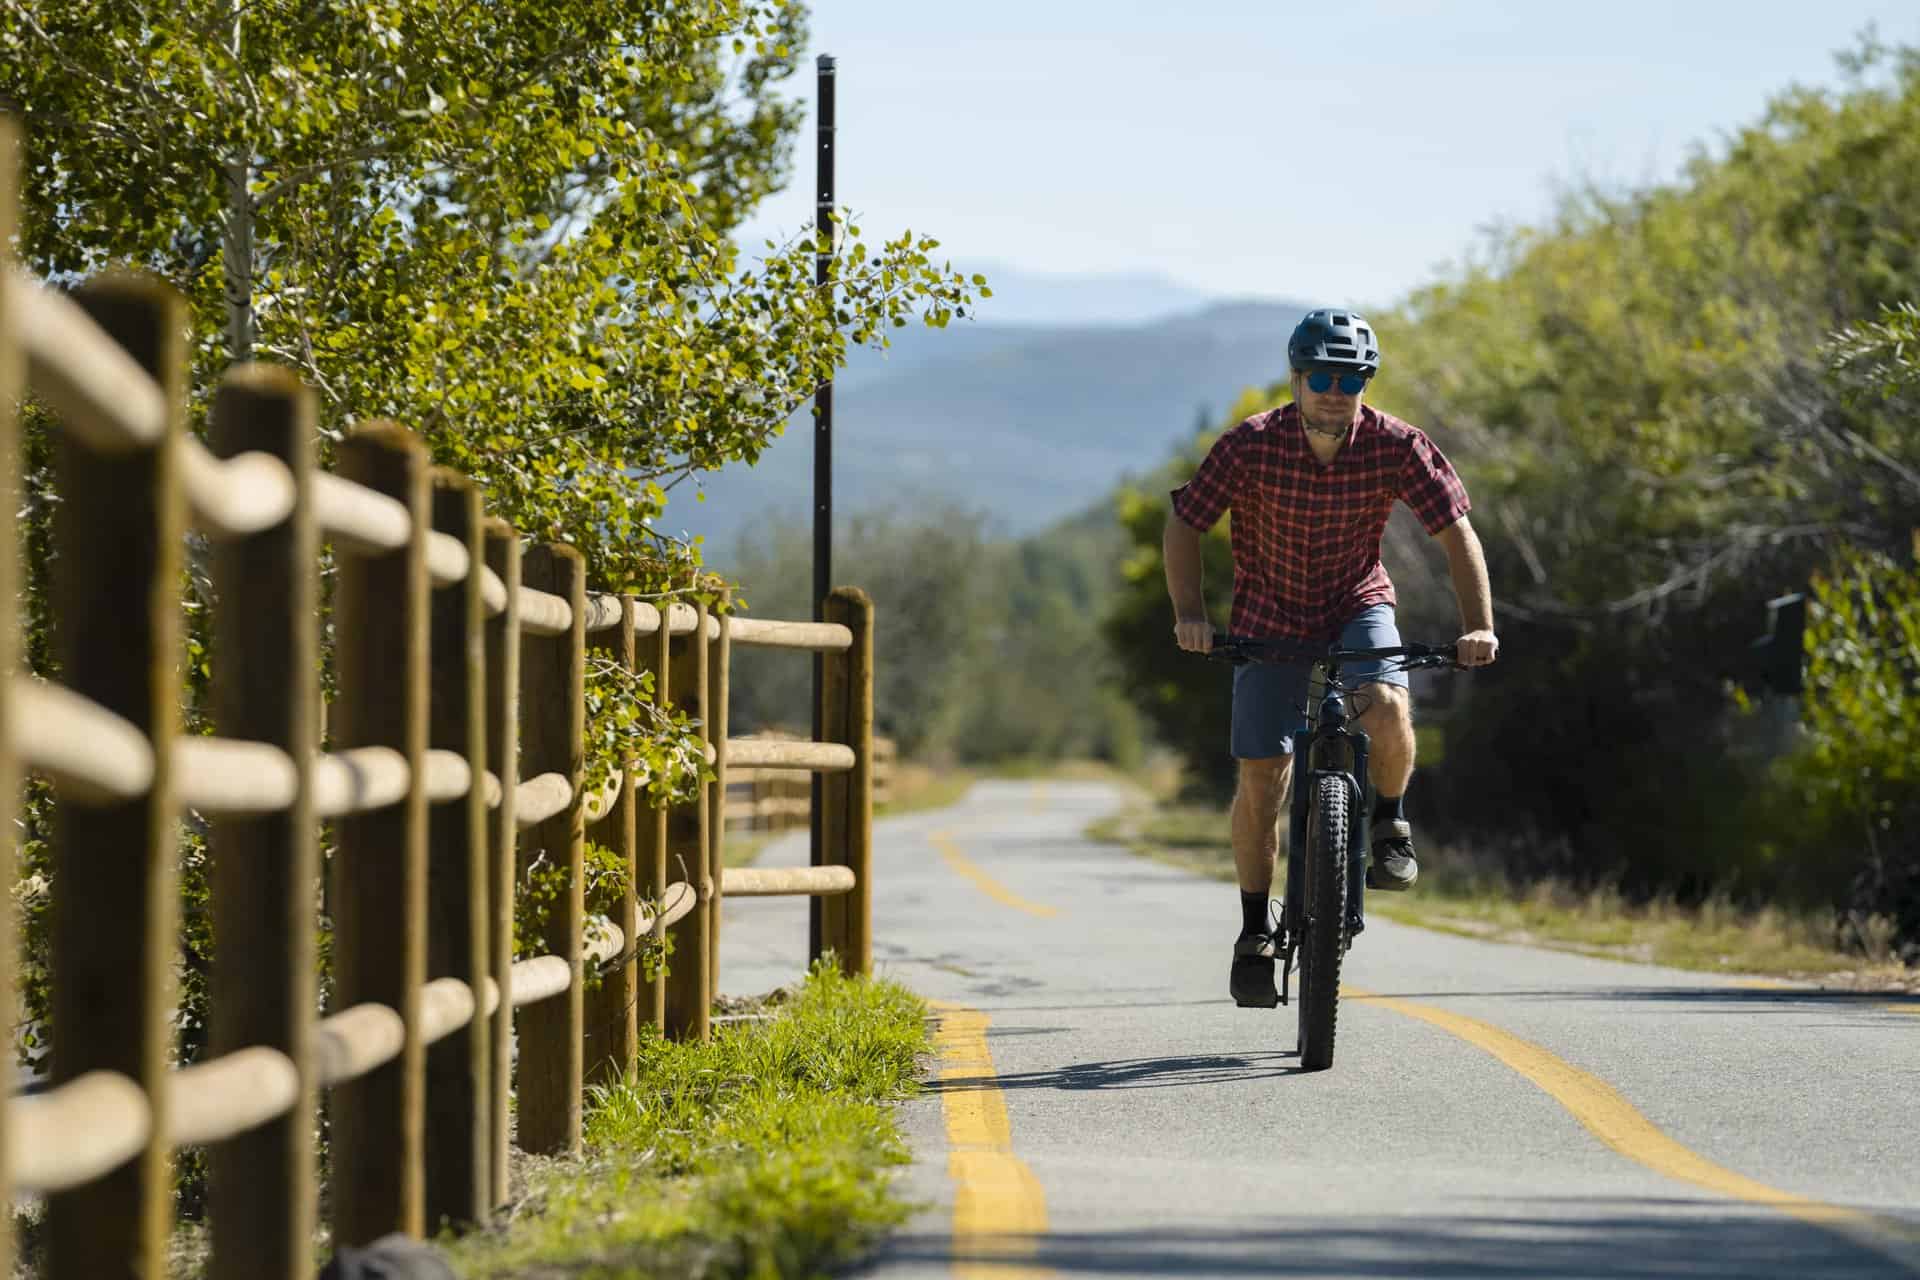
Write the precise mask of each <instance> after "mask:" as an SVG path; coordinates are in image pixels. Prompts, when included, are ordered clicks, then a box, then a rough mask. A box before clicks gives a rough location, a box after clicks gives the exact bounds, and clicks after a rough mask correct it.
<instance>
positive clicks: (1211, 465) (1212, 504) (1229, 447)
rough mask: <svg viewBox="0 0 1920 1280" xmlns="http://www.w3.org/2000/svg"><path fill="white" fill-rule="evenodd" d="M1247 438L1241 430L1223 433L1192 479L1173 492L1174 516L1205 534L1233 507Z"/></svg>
mask: <svg viewBox="0 0 1920 1280" xmlns="http://www.w3.org/2000/svg"><path fill="white" fill-rule="evenodd" d="M1244 435H1245V433H1244V432H1242V431H1241V430H1240V429H1239V428H1238V427H1235V428H1233V429H1232V430H1230V431H1223V432H1222V433H1221V434H1220V438H1219V439H1218V440H1215V441H1214V442H1213V448H1211V449H1209V450H1207V456H1206V457H1205V458H1204V459H1202V460H1201V463H1200V469H1199V470H1198V471H1195V472H1194V473H1193V479H1191V480H1189V481H1187V482H1186V483H1185V484H1183V485H1181V486H1180V487H1179V488H1178V489H1175V490H1174V491H1173V514H1175V515H1177V516H1179V517H1180V519H1181V520H1182V521H1184V522H1185V523H1187V524H1189V525H1191V526H1192V527H1193V528H1195V529H1198V530H1200V532H1202V533H1205V532H1206V531H1207V530H1208V529H1211V528H1213V526H1214V525H1215V524H1217V523H1218V522H1219V520H1220V517H1221V516H1223V515H1225V514H1226V512H1227V508H1228V507H1230V506H1232V505H1233V496H1234V493H1235V492H1236V491H1237V490H1238V488H1239V485H1240V467H1239V465H1238V462H1239V454H1240V441H1241V439H1242V438H1243V436H1244Z"/></svg>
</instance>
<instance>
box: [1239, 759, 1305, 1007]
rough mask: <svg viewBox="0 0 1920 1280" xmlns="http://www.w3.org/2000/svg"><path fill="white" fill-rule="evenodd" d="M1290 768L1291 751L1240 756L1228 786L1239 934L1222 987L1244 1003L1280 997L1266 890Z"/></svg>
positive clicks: (1261, 1002)
mask: <svg viewBox="0 0 1920 1280" xmlns="http://www.w3.org/2000/svg"><path fill="white" fill-rule="evenodd" d="M1292 772H1293V757H1292V756H1274V757H1270V758H1268V759H1265V760H1242V761H1241V762H1240V779H1239V785H1238V786H1236V787H1235V788H1234V792H1233V863H1234V868H1235V870H1236V871H1237V872H1238V873H1239V880H1240V936H1239V937H1238V938H1236V939H1235V940H1234V943H1233V969H1232V972H1231V974H1230V975H1229V977H1228V980H1227V990H1228V992H1229V993H1230V994H1231V995H1232V996H1233V1002H1234V1003H1235V1004H1237V1005H1240V1006H1242V1007H1244V1008H1251V1009H1271V1008H1273V1007H1274V1006H1275V1005H1277V1004H1279V1003H1280V993H1279V992H1278V990H1276V989H1275V987H1274V985H1273V938H1272V936H1271V934H1272V928H1273V921H1272V918H1271V916H1270V915H1269V914H1268V911H1267V895H1268V894H1269V893H1270V892H1272V889H1273V861H1274V855H1275V853H1276V852H1277V851H1278V850H1279V847H1280V808H1281V804H1282V802H1283V801H1284V800H1285V799H1286V795H1287V779H1288V777H1289V776H1290V775H1291V774H1292Z"/></svg>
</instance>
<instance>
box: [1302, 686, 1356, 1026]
mask: <svg viewBox="0 0 1920 1280" xmlns="http://www.w3.org/2000/svg"><path fill="white" fill-rule="evenodd" d="M1314 665H1315V666H1316V667H1317V668H1320V669H1322V670H1323V671H1324V673H1325V674H1324V677H1323V678H1324V682H1325V685H1326V688H1325V692H1324V693H1323V694H1322V695H1321V698H1320V711H1319V714H1318V715H1315V716H1311V717H1310V718H1309V720H1308V724H1307V727H1306V728H1305V729H1304V730H1302V731H1301V732H1299V733H1296V734H1294V735H1293V762H1294V763H1293V795H1292V797H1291V800H1290V802H1289V806H1288V832H1287V834H1288V839H1287V878H1286V889H1285V891H1284V896H1283V911H1282V914H1281V921H1280V928H1281V938H1280V953H1281V957H1282V959H1281V966H1280V1000H1281V1003H1283V1004H1284V1003H1286V1002H1287V999H1288V994H1289V993H1288V985H1289V979H1290V978H1291V976H1292V973H1293V957H1294V952H1295V951H1296V949H1297V948H1298V947H1299V945H1300V921H1299V911H1300V899H1301V894H1300V892H1299V886H1300V885H1301V884H1303V883H1305V881H1304V880H1303V879H1302V872H1301V869H1300V859H1301V857H1302V855H1303V853H1304V851H1305V849H1306V844H1307V810H1308V804H1309V797H1310V796H1312V795H1313V794H1314V792H1315V791H1316V790H1318V788H1317V787H1316V786H1315V785H1314V784H1315V783H1317V782H1318V781H1319V780H1320V779H1321V778H1325V777H1334V778H1339V779H1340V780H1341V781H1342V782H1344V783H1346V786H1347V793H1348V795H1350V796H1351V797H1352V800H1353V803H1352V804H1351V806H1349V810H1348V812H1349V818H1348V821H1347V919H1346V929H1345V935H1346V936H1345V938H1344V939H1343V945H1351V944H1352V941H1353V939H1354V937H1355V936H1356V935H1358V934H1359V933H1360V932H1361V931H1362V930H1364V929H1365V928H1366V927H1367V921H1366V911H1365V905H1364V904H1365V900H1366V899H1365V895H1366V886H1367V857H1368V853H1367V851H1368V849H1369V848H1370V847H1371V842H1370V840H1369V838H1368V837H1369V834H1370V833H1369V824H1370V822H1371V818H1372V814H1371V809H1372V805H1371V803H1370V802H1369V800H1370V794H1371V792H1372V784H1371V783H1370V782H1369V781H1368V774H1367V754H1368V751H1369V750H1370V748H1371V746H1372V744H1371V741H1370V740H1369V738H1368V736H1367V735H1366V734H1365V733H1363V732H1362V731H1361V730H1360V729H1358V728H1356V727H1354V725H1353V722H1352V717H1350V716H1349V715H1348V714H1347V702H1346V698H1345V696H1344V692H1343V690H1342V689H1341V688H1340V683H1339V681H1340V664H1339V662H1338V661H1335V660H1333V659H1323V660H1321V661H1319V662H1316V663H1315V664H1314ZM1343 748H1344V750H1343Z"/></svg>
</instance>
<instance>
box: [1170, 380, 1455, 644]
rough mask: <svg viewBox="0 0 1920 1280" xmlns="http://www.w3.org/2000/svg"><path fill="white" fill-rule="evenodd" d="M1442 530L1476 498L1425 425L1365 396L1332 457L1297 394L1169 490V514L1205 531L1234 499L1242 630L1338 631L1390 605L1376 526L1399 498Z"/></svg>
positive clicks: (1303, 636) (1230, 436) (1238, 625)
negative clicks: (1309, 427)
mask: <svg viewBox="0 0 1920 1280" xmlns="http://www.w3.org/2000/svg"><path fill="white" fill-rule="evenodd" d="M1396 498H1398V499H1400V500H1401V501H1402V502H1405V503H1406V504H1407V505H1408V506H1409V507H1411V508H1412V509H1413V513H1414V514H1415V515H1416V516H1418V517H1420V523H1421V524H1422V525H1424V526H1425V527H1426V530H1427V532H1428V533H1430V534H1433V533H1439V532H1440V531H1441V530H1442V529H1445V528H1446V527H1447V526H1448V525H1450V524H1452V523H1453V522H1454V521H1456V520H1458V519H1459V518H1460V517H1461V516H1464V515H1465V514H1467V512H1468V511H1469V510H1470V509H1471V506H1472V504H1471V503H1469V502H1468V501H1467V491H1466V488H1465V487H1464V486H1463V485H1461V483H1460V477H1459V476H1458V475H1457V474H1455V472H1454V470H1453V466H1452V464H1451V463H1449V462H1448V461H1447V460H1446V458H1445V457H1444V456H1442V454H1441V452H1440V450H1439V449H1438V448H1436V447H1435V446H1434V443H1433V441H1432V440H1429V439H1428V438H1427V435H1426V433H1425V432H1423V431H1421V430H1419V429H1418V428H1417V427H1412V426H1409V425H1408V424H1406V423H1404V422H1402V421H1400V419H1398V418H1395V417H1393V416H1392V415H1390V414H1385V413H1381V412H1380V411H1378V410H1377V409H1373V408H1371V407H1368V406H1362V407H1361V410H1360V420H1359V421H1358V422H1356V423H1355V424H1354V427H1353V434H1352V435H1351V436H1350V437H1349V438H1348V440H1347V442H1346V444H1344V445H1342V446H1341V449H1340V452H1339V453H1338V454H1336V455H1335V456H1334V459H1333V462H1332V464H1331V465H1322V464H1321V462H1320V460H1319V459H1318V458H1316V457H1314V456H1313V450H1312V447H1311V446H1310V445H1308V443H1307V432H1306V427H1305V426H1304V425H1302V423H1301V421H1300V410H1299V407H1298V406H1297V405H1292V404H1289V405H1286V406H1285V407H1283V408H1279V409H1272V410H1269V411H1267V412H1266V413H1257V414H1255V415H1254V416H1253V417H1251V418H1248V419H1247V420H1246V421H1245V422H1243V423H1241V424H1240V425H1239V426H1237V427H1234V428H1232V429H1230V430H1228V431H1227V432H1226V433H1225V434H1223V435H1222V436H1221V437H1220V438H1219V439H1218V440H1217V441H1215V442H1214V445H1213V448H1212V449H1211V450H1210V451H1209V452H1208V453H1207V457H1206V460H1205V461H1204V462H1202V463H1201V464H1200V469H1199V470H1198V471H1196V472H1194V474H1193V479H1191V480H1189V481H1188V482H1187V483H1185V484H1183V485H1181V486H1180V487H1179V488H1178V489H1175V490H1174V491H1173V510H1174V514H1175V515H1177V516H1179V517H1180V518H1181V519H1182V520H1184V521H1186V522H1187V523H1188V524H1189V525H1192V526H1193V527H1194V528H1196V529H1199V530H1201V531H1203V532H1204V531H1205V530H1207V529H1210V528H1212V527H1213V525H1214V523H1215V522H1216V521H1218V520H1219V519H1220V517H1221V516H1222V515H1223V514H1225V512H1226V511H1227V510H1228V509H1229V508H1231V509H1232V511H1233V521H1232V525H1231V529H1230V532H1231V535H1232V541H1233V621H1232V623H1231V625H1230V626H1229V628H1228V630H1229V631H1231V632H1232V633H1233V634H1234V635H1237V636H1259V637H1267V638H1275V639H1292V640H1307V641H1311V642H1313V643H1325V642H1330V641H1332V640H1334V639H1337V638H1338V636H1339V634H1340V628H1341V627H1342V626H1344V625H1345V624H1346V623H1347V622H1348V620H1350V619H1351V618H1353V616H1354V615H1356V614H1358V613H1359V612H1360V611H1361V610H1362V609H1365V608H1367V607H1368V606H1370V605H1376V604H1388V605H1390V604H1393V603H1394V602H1395V600H1394V594H1393V583H1392V582H1391V581H1390V580H1389V579H1388V578H1387V568H1386V566H1385V565H1383V564H1381V563H1380V537H1381V534H1382V533H1384V532H1385V531H1386V527H1387V517H1388V516H1389V515H1390V514H1392V512H1393V502H1394V499H1396Z"/></svg>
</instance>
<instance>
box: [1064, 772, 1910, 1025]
mask: <svg viewBox="0 0 1920 1280" xmlns="http://www.w3.org/2000/svg"><path fill="white" fill-rule="evenodd" d="M1087 834H1088V835H1089V837H1090V838H1093V839H1097V840H1104V841H1108V842H1110V843H1114V844H1120V845H1124V846H1126V847H1128V848H1131V849H1133V850H1134V851H1135V852H1137V853H1141V854H1144V855H1146V856H1149V857H1152V858H1156V859H1158V860H1160V861H1162V862H1167V863H1170V864H1172V865H1174V866H1177V867H1180V868H1182V869H1183V870H1187V871H1192V872H1195V873H1197V874H1200V875H1208V876H1213V877H1216V878H1218V879H1221V880H1231V879H1232V878H1233V850H1232V845H1231V843H1230V838H1229V831H1228V824H1227V815H1226V812H1225V810H1224V809H1223V808H1216V807H1211V806H1210V807H1205V808H1200V807H1194V806H1184V805H1176V804H1169V803H1164V802H1160V803H1155V802H1152V801H1143V802H1141V803H1139V804H1137V805H1134V806H1132V807H1130V808H1128V809H1127V810H1125V811H1123V812H1122V813H1120V814H1117V815H1115V816H1113V817H1111V818H1107V819H1105V820H1103V821H1101V822H1098V823H1095V824H1094V825H1093V827H1092V828H1090V829H1089V831H1088V833H1087ZM1420 863H1421V866H1420V884H1419V887H1418V888H1416V889H1415V890H1414V891H1413V892H1412V893H1409V894H1404V895H1386V894H1369V895H1367V910H1368V913H1369V914H1375V915H1380V916H1383V917H1385V918H1386V919H1388V920H1393V921H1396V922H1398V923H1401V924H1410V925H1417V926H1419V927H1421V928H1426V929H1435V930H1439V931H1441V932H1446V933H1454V934H1460V935H1463V936H1467V937H1475V938H1489V939H1493V940H1496V941H1501V942H1524V943H1529V944H1531V945H1535V946H1543V947H1552V948H1555V949H1559V950H1565V951H1577V952H1581V953H1584V954H1588V955H1599V956H1605V957H1607V958H1610V959H1616V960H1631V961H1638V962H1642V963H1647V964H1660V965H1667V966H1670V967H1672V968H1676V969H1693V970H1698V971H1703V972H1717V973H1745V974H1762V975H1767V976H1771V977H1779V978H1793V979H1800V980H1806V981H1815V982H1820V983H1822V984H1824V985H1840V986H1858V987H1863V988H1884V989H1916V990H1920V973H1916V972H1914V971H1912V970H1909V969H1906V968H1904V967H1902V966H1901V965H1900V964H1898V963H1897V962H1896V961H1895V960H1893V958H1892V957H1891V955H1890V953H1889V952H1888V950H1887V946H1886V938H1885V936H1884V935H1881V936H1876V931H1875V930H1874V929H1873V928H1872V927H1871V926H1869V928H1868V930H1867V931H1866V935H1865V936H1862V937H1857V938H1856V939H1855V941H1856V942H1857V944H1858V946H1859V949H1858V950H1845V949H1842V948H1841V947H1840V945H1838V940H1839V939H1840V938H1841V936H1842V934H1841V931H1840V928H1839V922H1838V921H1837V920H1836V919H1835V917H1834V915H1833V913H1831V912H1824V911H1790V910H1785V909H1781V908H1777V907H1766V908H1761V909H1758V910H1750V909H1742V908H1738V907H1736V906H1734V905H1733V904H1732V903H1730V902H1728V901H1726V900H1723V899H1710V900H1708V901H1707V902H1705V903H1702V904H1699V905H1697V906H1682V905H1680V904H1678V903H1675V902H1672V901H1655V902H1651V903H1632V902H1628V901H1627V900H1625V899H1624V898H1622V897H1621V896H1620V894H1618V893H1617V892H1615V891H1613V890H1610V889H1606V888H1601V889H1597V890H1578V889H1574V888H1572V887H1570V886H1568V885H1566V884H1564V883H1559V882H1553V881H1549V882H1544V883H1536V884H1526V885H1522V884H1515V883H1512V882H1510V881H1508V880H1507V879H1506V878H1505V877H1503V876H1500V875H1497V874H1488V873H1486V872H1484V871H1480V870H1477V869H1476V868H1475V865H1474V860H1473V858H1472V857H1471V855H1470V854H1468V853H1467V852H1465V851H1462V850H1457V849H1448V848H1438V849H1431V850H1427V849H1423V850H1422V855H1421V860H1420Z"/></svg>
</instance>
